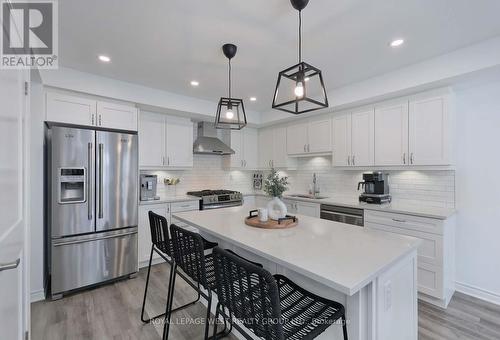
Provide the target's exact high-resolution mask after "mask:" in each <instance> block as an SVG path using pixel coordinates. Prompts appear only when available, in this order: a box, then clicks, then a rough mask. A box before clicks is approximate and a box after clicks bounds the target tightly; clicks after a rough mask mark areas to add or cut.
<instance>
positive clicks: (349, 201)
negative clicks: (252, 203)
mask: <svg viewBox="0 0 500 340" xmlns="http://www.w3.org/2000/svg"><path fill="white" fill-rule="evenodd" d="M251 195H255V196H265V195H264V194H261V193H254V194H250V193H247V194H246V196H251ZM291 195H292V194H285V195H283V198H284V199H289V200H295V201H302V202H313V203H320V204H331V205H339V206H344V207H350V208H358V209H365V210H377V211H386V212H392V213H399V214H407V215H414V216H421V217H429V218H435V219H440V220H446V219H447V218H449V217H451V216H453V215H454V214H455V212H456V210H455V209H451V208H439V207H422V206H417V205H411V204H405V203H400V202H397V201H393V202H392V203H386V204H369V203H364V202H359V201H358V199H357V198H356V197H346V196H340V195H335V194H328V193H321V196H326V197H327V198H322V199H314V198H302V197H293V196H291Z"/></svg>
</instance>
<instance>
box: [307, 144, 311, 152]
mask: <svg viewBox="0 0 500 340" xmlns="http://www.w3.org/2000/svg"><path fill="white" fill-rule="evenodd" d="M310 151H311V148H310V145H309V144H307V152H310Z"/></svg>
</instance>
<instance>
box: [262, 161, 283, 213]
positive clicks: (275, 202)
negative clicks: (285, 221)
mask: <svg viewBox="0 0 500 340" xmlns="http://www.w3.org/2000/svg"><path fill="white" fill-rule="evenodd" d="M288 184H289V183H288V177H280V176H279V175H278V171H276V169H274V168H272V169H271V173H270V174H269V175H268V176H267V178H266V179H265V180H264V192H265V193H266V194H267V195H269V196H271V197H272V198H273V199H272V200H271V201H270V202H269V203H268V204H267V211H268V214H269V217H270V218H271V219H273V220H277V219H280V218H284V217H286V213H287V209H286V205H285V203H283V201H282V200H281V197H282V196H283V193H284V192H285V191H286V190H288Z"/></svg>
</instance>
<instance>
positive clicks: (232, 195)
mask: <svg viewBox="0 0 500 340" xmlns="http://www.w3.org/2000/svg"><path fill="white" fill-rule="evenodd" d="M187 194H188V195H191V196H196V197H201V200H200V210H206V209H218V208H226V207H235V206H239V205H242V204H243V195H242V194H241V192H238V191H233V190H201V191H189V192H188V193H187Z"/></svg>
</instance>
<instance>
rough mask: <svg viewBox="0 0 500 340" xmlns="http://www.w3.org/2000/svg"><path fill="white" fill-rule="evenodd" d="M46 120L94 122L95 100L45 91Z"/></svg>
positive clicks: (69, 122) (82, 123) (71, 122)
mask: <svg viewBox="0 0 500 340" xmlns="http://www.w3.org/2000/svg"><path fill="white" fill-rule="evenodd" d="M45 109H46V121H48V122H57V123H66V124H75V125H91V126H94V125H95V124H96V109H97V108H96V101H95V100H92V99H88V98H83V97H78V96H71V95H66V94H61V93H57V92H47V95H46V107H45Z"/></svg>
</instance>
